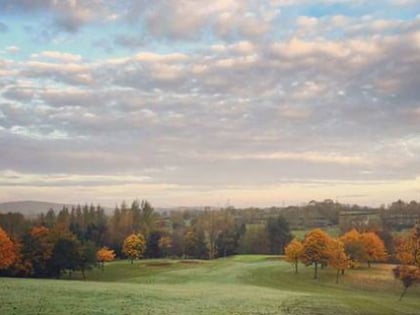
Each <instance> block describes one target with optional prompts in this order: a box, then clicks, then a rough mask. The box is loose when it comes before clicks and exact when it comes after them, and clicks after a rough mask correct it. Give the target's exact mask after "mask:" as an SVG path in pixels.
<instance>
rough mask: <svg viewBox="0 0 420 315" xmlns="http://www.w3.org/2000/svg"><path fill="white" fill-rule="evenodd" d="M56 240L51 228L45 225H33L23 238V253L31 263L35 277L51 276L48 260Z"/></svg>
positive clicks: (25, 258)
mask: <svg viewBox="0 0 420 315" xmlns="http://www.w3.org/2000/svg"><path fill="white" fill-rule="evenodd" d="M53 249H54V240H53V237H52V234H51V232H50V230H49V229H48V228H46V227H43V226H36V227H33V228H32V229H31V230H30V231H29V232H28V233H27V234H25V235H24V237H23V239H22V250H21V255H22V259H23V260H24V261H28V262H29V263H30V265H31V274H32V275H33V276H35V277H46V276H49V268H48V261H49V259H50V258H51V256H52V252H53Z"/></svg>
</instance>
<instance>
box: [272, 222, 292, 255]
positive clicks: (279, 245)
mask: <svg viewBox="0 0 420 315" xmlns="http://www.w3.org/2000/svg"><path fill="white" fill-rule="evenodd" d="M266 230H267V236H268V246H269V252H270V254H277V255H279V254H283V253H284V248H285V247H286V245H287V244H288V243H289V242H290V240H291V239H292V234H291V233H290V228H289V223H287V221H286V219H285V218H284V217H283V216H278V217H277V218H269V219H268V220H267V224H266Z"/></svg>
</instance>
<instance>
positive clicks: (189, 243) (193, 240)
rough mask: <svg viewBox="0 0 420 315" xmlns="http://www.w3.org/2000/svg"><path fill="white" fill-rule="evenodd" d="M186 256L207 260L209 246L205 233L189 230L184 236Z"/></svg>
mask: <svg viewBox="0 0 420 315" xmlns="http://www.w3.org/2000/svg"><path fill="white" fill-rule="evenodd" d="M184 254H185V255H186V256H187V257H193V258H198V259H203V258H206V257H207V255H208V250H207V244H206V241H205V236H204V232H203V231H197V230H196V229H194V228H193V229H189V230H188V231H186V233H185V235H184Z"/></svg>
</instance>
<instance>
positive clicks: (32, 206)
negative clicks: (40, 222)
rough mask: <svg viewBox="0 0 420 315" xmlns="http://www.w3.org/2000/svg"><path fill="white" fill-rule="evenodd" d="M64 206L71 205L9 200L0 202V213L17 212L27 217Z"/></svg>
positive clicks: (68, 205)
mask: <svg viewBox="0 0 420 315" xmlns="http://www.w3.org/2000/svg"><path fill="white" fill-rule="evenodd" d="M64 206H67V207H71V206H72V205H70V204H64V203H54V202H46V201H32V200H25V201H11V202H3V203H0V213H8V212H19V213H21V214H23V215H24V216H27V217H34V216H37V215H38V214H40V213H42V212H47V211H48V210H50V209H53V210H55V211H59V210H61V209H62V208H63V207H64Z"/></svg>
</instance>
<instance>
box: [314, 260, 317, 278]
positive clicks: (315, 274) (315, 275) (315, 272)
mask: <svg viewBox="0 0 420 315" xmlns="http://www.w3.org/2000/svg"><path fill="white" fill-rule="evenodd" d="M314 279H318V263H315V271H314Z"/></svg>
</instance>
